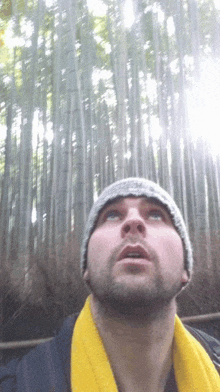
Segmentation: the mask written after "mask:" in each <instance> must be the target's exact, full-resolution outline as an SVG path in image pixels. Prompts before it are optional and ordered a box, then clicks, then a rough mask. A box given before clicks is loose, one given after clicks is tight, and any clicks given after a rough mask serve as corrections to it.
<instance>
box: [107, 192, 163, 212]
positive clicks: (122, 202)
mask: <svg viewBox="0 0 220 392" xmlns="http://www.w3.org/2000/svg"><path fill="white" fill-rule="evenodd" d="M120 206H121V207H134V206H137V207H142V206H143V207H147V206H149V207H152V206H156V207H160V208H162V209H163V210H164V211H166V212H167V213H169V212H168V210H167V208H166V207H165V206H164V205H163V204H162V203H160V202H159V201H158V200H157V199H153V198H147V197H146V196H142V197H137V196H127V197H118V198H117V199H114V200H112V201H110V202H108V203H107V204H106V205H105V206H104V207H103V208H102V210H101V213H102V212H103V211H105V210H106V209H108V208H111V207H120Z"/></svg>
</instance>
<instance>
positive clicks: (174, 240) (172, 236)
mask: <svg viewBox="0 0 220 392" xmlns="http://www.w3.org/2000/svg"><path fill="white" fill-rule="evenodd" d="M155 249H158V251H159V252H160V256H161V258H162V259H164V261H165V262H166V263H167V264H169V266H170V267H173V266H174V265H175V266H176V267H177V266H179V267H183V266H184V252H183V245H182V240H181V238H180V236H179V235H178V234H177V232H176V231H174V230H166V231H165V232H164V235H162V236H161V237H160V239H159V238H158V237H157V239H156V241H155Z"/></svg>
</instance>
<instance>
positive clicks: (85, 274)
mask: <svg viewBox="0 0 220 392" xmlns="http://www.w3.org/2000/svg"><path fill="white" fill-rule="evenodd" d="M83 280H84V282H86V283H89V271H88V268H86V269H85V271H84V274H83Z"/></svg>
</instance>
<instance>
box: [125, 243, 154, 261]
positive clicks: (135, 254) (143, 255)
mask: <svg viewBox="0 0 220 392" xmlns="http://www.w3.org/2000/svg"><path fill="white" fill-rule="evenodd" d="M122 259H146V260H149V255H148V253H147V252H146V250H145V249H144V248H143V247H142V246H139V245H138V246H131V245H129V246H126V247H125V248H124V249H123V250H122V252H121V253H120V255H119V259H118V261H120V260H122Z"/></svg>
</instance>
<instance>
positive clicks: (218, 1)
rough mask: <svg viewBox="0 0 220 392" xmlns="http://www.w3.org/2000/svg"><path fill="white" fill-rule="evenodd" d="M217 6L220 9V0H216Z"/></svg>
mask: <svg viewBox="0 0 220 392" xmlns="http://www.w3.org/2000/svg"><path fill="white" fill-rule="evenodd" d="M214 4H215V8H216V9H217V10H220V0H214Z"/></svg>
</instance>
